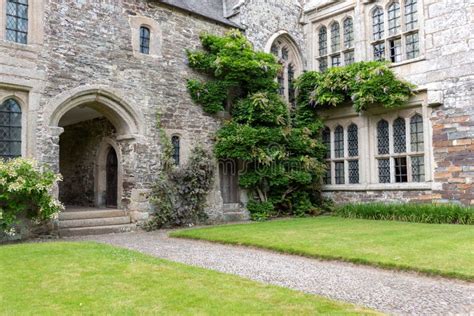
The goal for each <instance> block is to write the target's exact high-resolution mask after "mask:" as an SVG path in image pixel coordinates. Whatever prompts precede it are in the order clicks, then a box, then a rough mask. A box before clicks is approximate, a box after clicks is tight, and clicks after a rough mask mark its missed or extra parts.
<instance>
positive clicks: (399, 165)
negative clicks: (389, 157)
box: [394, 157, 408, 183]
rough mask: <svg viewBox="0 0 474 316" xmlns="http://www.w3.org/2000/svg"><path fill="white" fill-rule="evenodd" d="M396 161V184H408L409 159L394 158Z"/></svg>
mask: <svg viewBox="0 0 474 316" xmlns="http://www.w3.org/2000/svg"><path fill="white" fill-rule="evenodd" d="M394 160H395V182H397V183H404V182H408V168H407V157H398V158H394Z"/></svg>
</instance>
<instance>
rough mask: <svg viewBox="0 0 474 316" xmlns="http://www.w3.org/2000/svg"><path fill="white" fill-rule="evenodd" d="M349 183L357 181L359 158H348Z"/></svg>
mask: <svg viewBox="0 0 474 316" xmlns="http://www.w3.org/2000/svg"><path fill="white" fill-rule="evenodd" d="M349 183H350V184H356V183H359V160H349Z"/></svg>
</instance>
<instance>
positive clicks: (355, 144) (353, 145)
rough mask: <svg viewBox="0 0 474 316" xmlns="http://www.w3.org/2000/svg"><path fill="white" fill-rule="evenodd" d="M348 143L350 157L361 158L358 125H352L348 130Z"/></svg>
mask: <svg viewBox="0 0 474 316" xmlns="http://www.w3.org/2000/svg"><path fill="white" fill-rule="evenodd" d="M347 142H348V150H349V157H357V156H359V131H358V128H357V125H355V124H351V125H349V127H348V128H347Z"/></svg>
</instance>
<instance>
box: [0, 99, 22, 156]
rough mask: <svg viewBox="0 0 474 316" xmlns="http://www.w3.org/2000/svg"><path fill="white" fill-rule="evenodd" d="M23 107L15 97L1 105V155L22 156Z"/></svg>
mask: <svg viewBox="0 0 474 316" xmlns="http://www.w3.org/2000/svg"><path fill="white" fill-rule="evenodd" d="M21 116H22V113H21V108H20V105H19V104H18V102H17V101H15V100H14V99H7V100H6V101H4V102H3V103H2V104H1V105H0V157H2V158H7V159H8V158H15V157H20V156H21Z"/></svg>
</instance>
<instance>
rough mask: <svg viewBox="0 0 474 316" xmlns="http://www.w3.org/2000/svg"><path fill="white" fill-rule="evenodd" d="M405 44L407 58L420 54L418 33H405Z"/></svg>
mask: <svg viewBox="0 0 474 316" xmlns="http://www.w3.org/2000/svg"><path fill="white" fill-rule="evenodd" d="M406 45H407V59H412V58H416V57H418V55H419V54H420V47H419V40H418V33H413V34H409V35H407V36H406Z"/></svg>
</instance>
